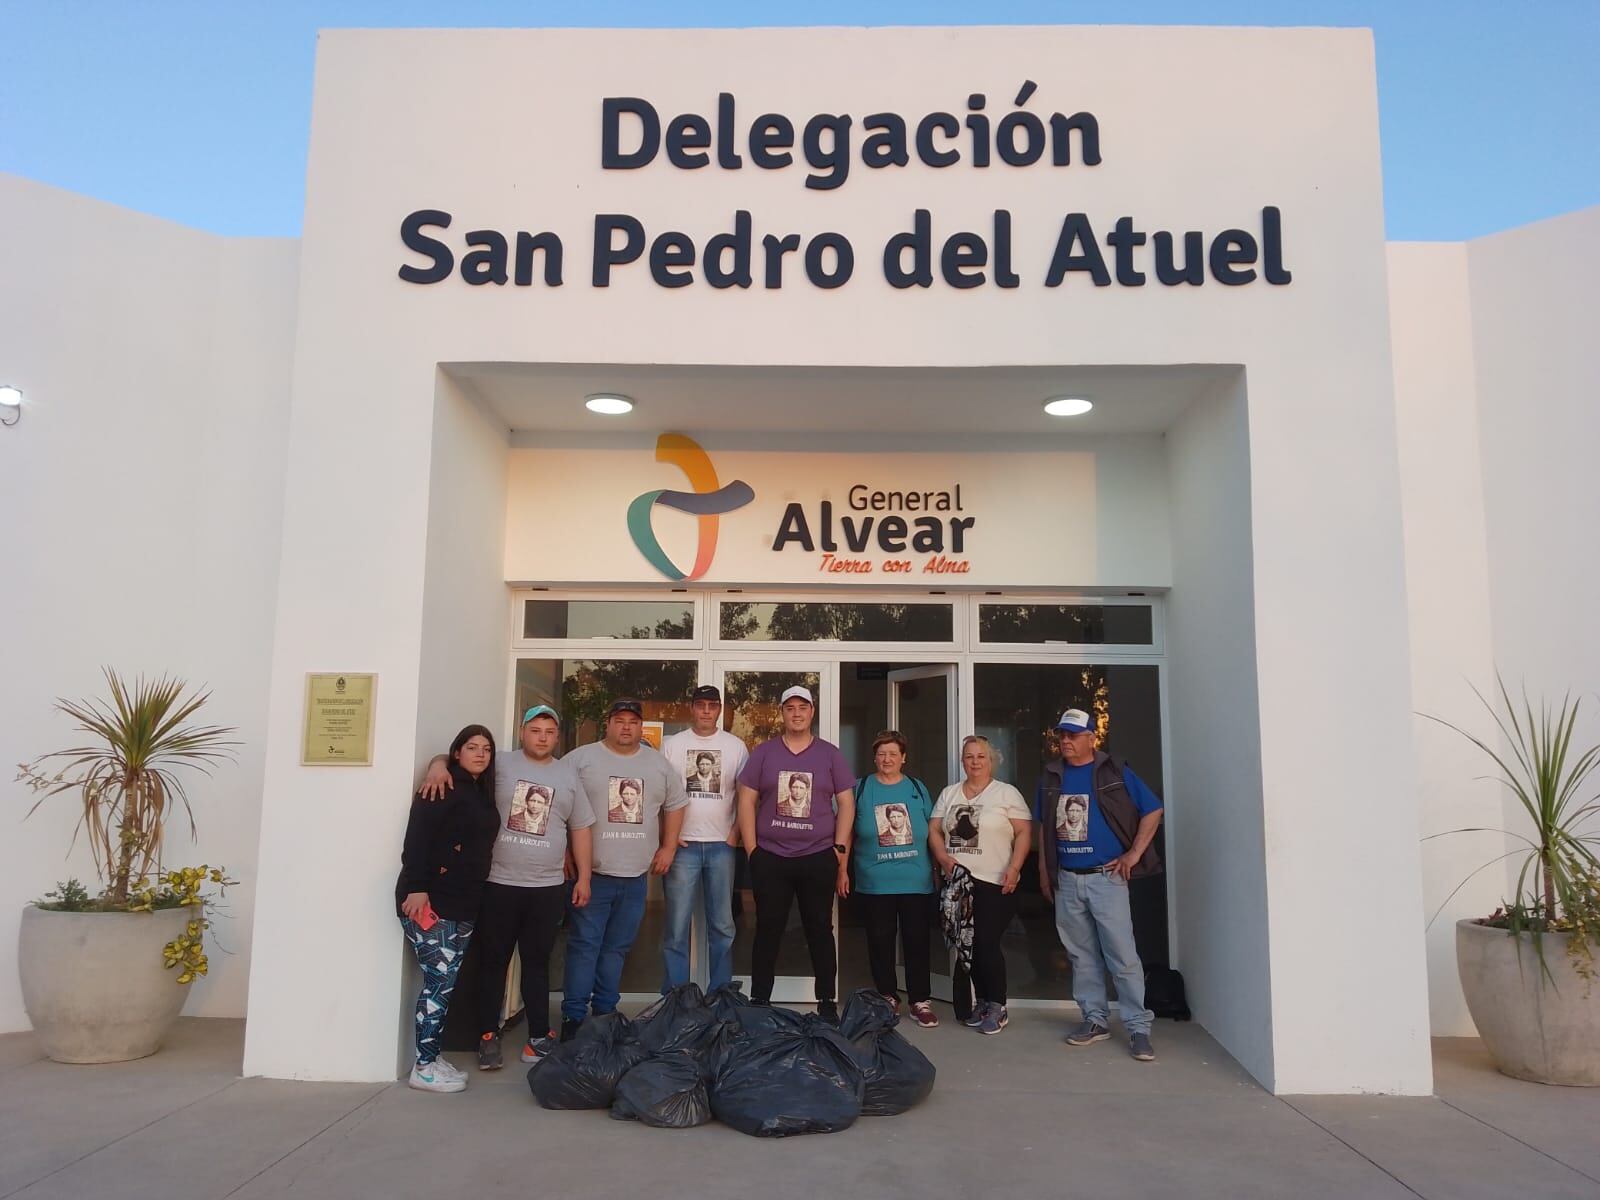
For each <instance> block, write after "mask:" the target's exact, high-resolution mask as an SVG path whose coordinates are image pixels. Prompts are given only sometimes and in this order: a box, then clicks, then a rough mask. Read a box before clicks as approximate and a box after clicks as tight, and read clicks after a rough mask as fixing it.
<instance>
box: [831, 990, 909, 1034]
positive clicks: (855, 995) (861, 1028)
mask: <svg viewBox="0 0 1600 1200" xmlns="http://www.w3.org/2000/svg"><path fill="white" fill-rule="evenodd" d="M899 1023H900V1018H899V1017H898V1016H896V1015H895V1011H894V1006H893V1005H892V1004H890V1003H889V998H888V997H887V996H885V995H884V994H883V993H882V992H880V991H878V990H877V989H876V988H857V989H856V990H855V991H853V992H851V993H850V995H849V996H848V997H846V999H845V1002H844V1008H843V1009H841V1010H840V1012H839V1032H840V1033H842V1034H844V1036H845V1037H846V1038H847V1039H849V1040H851V1041H854V1040H855V1039H856V1038H857V1037H858V1036H859V1035H861V1034H862V1033H864V1032H866V1031H867V1030H868V1029H893V1028H894V1027H895V1026H896V1025H897V1024H899Z"/></svg>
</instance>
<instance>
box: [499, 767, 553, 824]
mask: <svg viewBox="0 0 1600 1200" xmlns="http://www.w3.org/2000/svg"><path fill="white" fill-rule="evenodd" d="M555 798H556V794H555V790H554V789H553V788H548V787H546V786H545V785H544V784H542V783H532V782H530V781H529V780H526V779H519V780H517V786H516V787H515V788H514V789H513V790H512V792H511V811H510V812H508V813H507V814H506V828H507V829H509V830H511V832H512V833H531V834H533V835H534V836H535V837H543V836H544V835H545V834H546V833H547V832H548V831H549V829H550V805H551V803H552V802H553V801H554V800H555Z"/></svg>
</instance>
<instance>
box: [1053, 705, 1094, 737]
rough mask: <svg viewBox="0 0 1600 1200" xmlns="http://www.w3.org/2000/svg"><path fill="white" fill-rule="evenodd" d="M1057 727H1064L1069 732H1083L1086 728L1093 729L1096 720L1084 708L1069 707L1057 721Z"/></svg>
mask: <svg viewBox="0 0 1600 1200" xmlns="http://www.w3.org/2000/svg"><path fill="white" fill-rule="evenodd" d="M1056 728H1057V729H1064V730H1066V731H1067V732H1068V733H1082V732H1083V731H1084V730H1086V729H1093V728H1094V721H1093V720H1091V719H1090V717H1089V714H1088V713H1086V712H1084V711H1083V709H1081V708H1069V709H1067V711H1066V712H1064V713H1062V714H1061V720H1059V721H1057V722H1056Z"/></svg>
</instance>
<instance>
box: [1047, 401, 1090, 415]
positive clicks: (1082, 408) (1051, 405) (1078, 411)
mask: <svg viewBox="0 0 1600 1200" xmlns="http://www.w3.org/2000/svg"><path fill="white" fill-rule="evenodd" d="M1093 407H1094V404H1093V403H1092V402H1090V401H1088V400H1085V399H1084V398H1083V397H1082V396H1057V397H1056V398H1055V399H1054V400H1046V401H1045V402H1044V410H1045V412H1047V413H1049V414H1050V415H1051V416H1052V417H1081V416H1083V414H1084V413H1086V412H1088V411H1089V410H1090V409H1091V408H1093Z"/></svg>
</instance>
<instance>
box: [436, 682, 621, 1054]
mask: <svg viewBox="0 0 1600 1200" xmlns="http://www.w3.org/2000/svg"><path fill="white" fill-rule="evenodd" d="M519 741H520V742H521V748H520V750H518V751H515V752H511V753H506V754H500V755H496V756H495V771H494V799H495V807H496V808H497V809H498V810H499V813H500V832H499V834H498V835H497V836H496V838H495V844H494V857H493V859H492V861H491V862H490V866H489V880H488V882H487V883H486V884H484V889H483V903H482V906H481V907H480V909H479V912H478V925H477V928H476V929H475V930H474V931H473V943H474V945H475V946H476V948H477V952H478V972H477V983H478V995H477V1000H478V1024H479V1033H478V1069H479V1070H482V1071H493V1070H498V1069H499V1068H500V1066H501V1065H502V1062H503V1059H502V1056H501V1049H500V1014H501V1009H502V1007H503V1004H504V997H505V990H506V971H507V969H508V968H509V967H510V966H511V955H512V953H513V951H515V952H517V953H519V954H521V956H522V1006H523V1011H524V1012H525V1013H526V1014H527V1016H528V1041H527V1044H526V1045H525V1046H523V1048H522V1056H521V1057H522V1061H523V1062H537V1061H538V1059H539V1058H540V1057H542V1056H543V1055H545V1054H548V1053H549V1052H550V1050H551V1049H553V1048H554V1045H555V1042H554V1036H553V1031H552V1030H551V1028H550V953H551V951H552V950H554V949H555V943H556V935H557V933H558V932H559V931H560V928H561V918H562V914H563V913H564V912H565V911H566V906H567V902H568V895H567V882H566V870H565V868H566V861H567V857H568V853H569V851H570V854H571V859H572V863H573V882H572V888H571V891H572V895H571V903H572V907H573V909H574V911H576V910H579V909H582V908H583V907H584V906H585V905H587V904H588V903H589V887H590V863H591V858H592V849H593V840H592V836H591V833H590V830H591V828H592V827H593V825H594V811H593V809H591V808H590V806H589V799H588V797H587V796H585V795H584V794H583V792H582V790H581V789H580V788H579V786H578V779H577V776H576V775H575V774H573V771H572V769H571V768H570V767H569V766H568V765H567V764H566V763H564V762H560V761H558V760H557V759H556V757H555V752H556V747H557V746H558V745H560V743H561V723H560V720H559V718H558V717H557V716H556V712H555V710H554V709H553V708H551V707H549V706H548V705H545V704H538V705H535V706H534V707H532V708H530V709H528V711H527V712H525V713H523V714H522V726H521V730H520V733H519ZM434 763H435V765H434V768H433V769H431V770H430V771H429V774H428V778H427V781H426V782H425V783H424V784H423V787H422V792H423V794H424V795H425V796H432V797H433V798H437V797H438V796H442V795H443V794H444V789H445V788H446V787H447V786H449V785H450V779H449V772H448V771H447V770H446V769H445V768H444V766H443V763H442V760H439V759H436V760H434Z"/></svg>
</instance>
